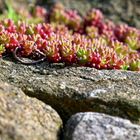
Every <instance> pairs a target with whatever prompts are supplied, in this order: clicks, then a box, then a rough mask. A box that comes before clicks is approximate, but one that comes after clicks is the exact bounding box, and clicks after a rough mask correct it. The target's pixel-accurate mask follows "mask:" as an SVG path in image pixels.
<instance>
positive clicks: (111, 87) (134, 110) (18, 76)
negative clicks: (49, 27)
mask: <svg viewBox="0 0 140 140" xmlns="http://www.w3.org/2000/svg"><path fill="white" fill-rule="evenodd" d="M9 59H10V60H11V61H8V60H3V59H1V60H0V70H1V73H0V79H1V80H2V81H6V82H8V83H10V84H12V85H15V86H18V87H20V88H22V90H23V91H24V93H26V94H27V95H29V96H33V97H36V98H38V99H40V100H42V101H44V102H45V103H46V104H49V105H51V106H52V107H53V108H54V109H55V110H56V111H57V112H58V113H59V114H60V115H61V118H62V119H63V121H64V122H66V121H67V119H68V118H69V117H70V116H71V115H72V114H75V113H77V112H84V111H94V112H103V113H107V114H110V115H113V116H121V117H123V118H126V119H130V120H131V121H133V122H135V123H138V124H140V73H139V72H130V71H121V70H96V69H94V68H86V67H76V66H69V67H66V66H63V64H60V65H59V64H57V65H56V64H50V65H48V64H47V62H44V63H41V64H38V65H34V66H26V65H22V64H20V63H16V62H13V61H14V60H12V59H11V58H9Z"/></svg>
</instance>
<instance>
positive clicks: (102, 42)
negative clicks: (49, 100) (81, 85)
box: [0, 4, 140, 71]
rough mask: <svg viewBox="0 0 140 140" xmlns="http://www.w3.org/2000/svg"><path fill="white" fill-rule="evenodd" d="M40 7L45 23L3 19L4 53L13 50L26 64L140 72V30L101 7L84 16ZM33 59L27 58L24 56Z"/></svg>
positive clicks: (1, 49)
mask: <svg viewBox="0 0 140 140" xmlns="http://www.w3.org/2000/svg"><path fill="white" fill-rule="evenodd" d="M40 8H41V7H38V8H37V10H36V12H37V13H34V15H33V16H34V18H35V16H40V17H42V18H43V19H46V22H44V23H31V24H30V23H28V22H25V21H20V20H18V21H17V22H14V21H13V20H11V19H5V20H2V21H1V22H0V55H1V56H3V55H4V54H5V53H9V54H10V53H13V54H14V57H15V58H16V59H17V60H19V61H20V62H22V63H24V64H35V63H38V62H41V61H45V60H46V61H48V62H50V63H52V62H53V63H65V64H68V65H73V64H76V65H79V66H87V67H94V68H97V69H123V70H133V71H140V30H138V29H135V28H132V27H129V26H128V25H116V24H114V23H113V22H112V21H109V20H106V19H105V18H104V16H103V14H102V13H101V11H99V10H97V9H92V10H90V11H89V12H88V13H87V14H86V15H85V17H81V16H80V15H79V14H78V12H76V11H75V10H71V9H70V10H69V9H65V8H64V7H63V6H62V5H60V4H57V5H55V6H54V8H52V10H51V11H50V12H47V13H46V12H45V11H44V10H43V9H40ZM23 57H24V58H29V59H31V61H29V62H28V61H24V60H23V59H22V58H23Z"/></svg>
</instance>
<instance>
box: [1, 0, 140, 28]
mask: <svg viewBox="0 0 140 140" xmlns="http://www.w3.org/2000/svg"><path fill="white" fill-rule="evenodd" d="M7 2H8V3H10V4H11V5H13V7H14V8H18V7H19V9H20V7H21V6H22V7H24V8H25V9H27V7H30V6H31V5H32V6H33V5H36V4H37V5H42V6H44V7H46V8H47V9H50V7H51V6H52V5H53V4H54V3H55V2H62V3H63V4H64V5H65V6H66V7H67V8H73V9H77V10H78V11H79V13H80V14H82V15H84V14H85V12H86V11H87V10H89V9H90V8H92V7H94V8H99V9H100V10H101V11H103V13H104V14H105V16H106V17H108V18H109V19H112V20H113V21H115V22H117V23H118V22H124V23H128V24H129V25H131V26H135V27H137V28H140V10H139V9H140V0H7ZM4 9H5V0H0V11H1V12H2V11H3V10H4Z"/></svg>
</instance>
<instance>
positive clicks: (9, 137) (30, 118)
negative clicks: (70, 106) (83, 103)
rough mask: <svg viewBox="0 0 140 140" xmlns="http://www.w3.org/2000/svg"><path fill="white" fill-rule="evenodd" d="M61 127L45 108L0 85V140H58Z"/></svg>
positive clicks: (39, 103)
mask: <svg viewBox="0 0 140 140" xmlns="http://www.w3.org/2000/svg"><path fill="white" fill-rule="evenodd" d="M61 127H62V121H61V119H60V117H59V115H58V114H57V113H56V111H54V110H53V109H52V108H51V107H50V106H49V105H45V104H44V103H42V102H41V101H39V100H37V99H35V98H34V99H33V98H29V97H27V96H26V95H25V94H24V93H23V92H22V91H21V90H20V89H19V88H15V87H13V86H10V85H9V84H7V83H2V82H1V83H0V140H58V139H59V137H58V136H59V134H60V128H61Z"/></svg>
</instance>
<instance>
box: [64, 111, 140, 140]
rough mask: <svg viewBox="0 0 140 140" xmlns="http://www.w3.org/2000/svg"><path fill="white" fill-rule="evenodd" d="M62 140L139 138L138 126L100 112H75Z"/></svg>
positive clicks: (130, 139)
mask: <svg viewBox="0 0 140 140" xmlns="http://www.w3.org/2000/svg"><path fill="white" fill-rule="evenodd" d="M64 140H140V126H138V125H134V124H132V123H131V122H130V121H128V120H125V119H121V118H118V117H112V116H109V115H105V114H101V113H91V112H88V113H77V114H76V115H73V116H72V117H71V118H70V119H69V121H68V122H67V125H66V129H65V133H64Z"/></svg>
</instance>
